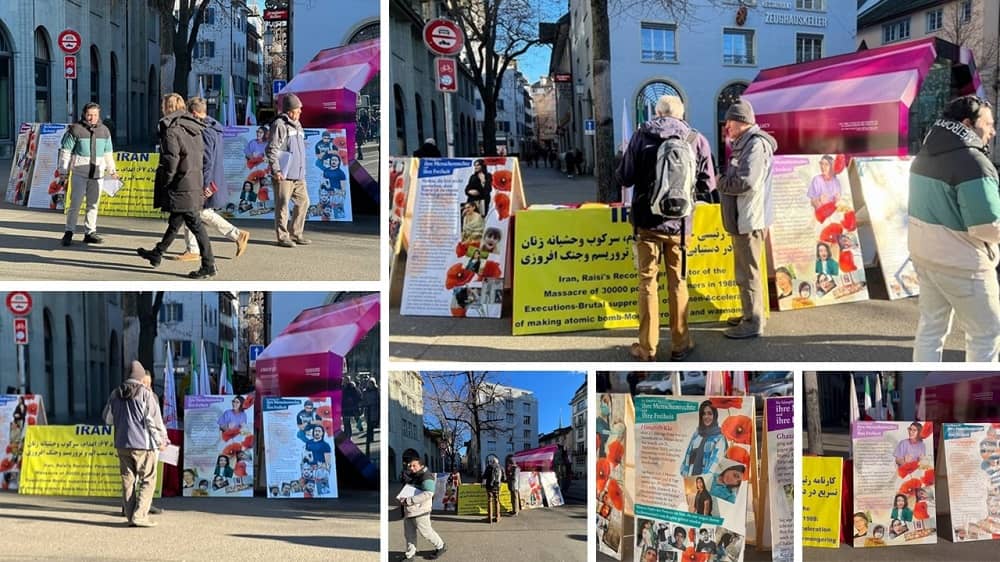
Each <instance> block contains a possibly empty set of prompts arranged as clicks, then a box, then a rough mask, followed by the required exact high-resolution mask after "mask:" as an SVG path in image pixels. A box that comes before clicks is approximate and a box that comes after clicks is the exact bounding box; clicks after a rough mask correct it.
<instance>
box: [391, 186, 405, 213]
mask: <svg viewBox="0 0 1000 562" xmlns="http://www.w3.org/2000/svg"><path fill="white" fill-rule="evenodd" d="M392 203H393V205H395V206H396V208H397V209H398V208H400V207H403V206H404V205H406V194H405V193H403V191H402V190H396V193H395V194H393V196H392Z"/></svg>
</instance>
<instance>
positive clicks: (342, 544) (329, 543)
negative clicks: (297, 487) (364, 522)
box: [230, 535, 379, 552]
mask: <svg viewBox="0 0 1000 562" xmlns="http://www.w3.org/2000/svg"><path fill="white" fill-rule="evenodd" d="M230 536H232V537H236V538H240V539H260V540H268V541H285V542H289V543H292V544H297V545H300V546H316V547H320V548H338V549H343V550H364V551H368V552H378V550H379V539H378V537H375V538H363V537H337V536H333V535H326V536H321V537H315V536H314V537H297V536H291V537H280V536H276V535H230Z"/></svg>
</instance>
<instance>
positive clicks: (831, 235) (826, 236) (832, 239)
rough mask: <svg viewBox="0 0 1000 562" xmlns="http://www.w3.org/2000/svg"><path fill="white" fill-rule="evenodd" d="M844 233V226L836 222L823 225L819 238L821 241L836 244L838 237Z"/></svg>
mask: <svg viewBox="0 0 1000 562" xmlns="http://www.w3.org/2000/svg"><path fill="white" fill-rule="evenodd" d="M843 233H844V227H843V226H841V224H840V223H837V222H834V223H830V224H828V225H826V226H825V227H823V230H822V232H820V233H819V239H820V241H821V242H826V243H827V244H836V243H837V239H838V238H840V235H841V234H843Z"/></svg>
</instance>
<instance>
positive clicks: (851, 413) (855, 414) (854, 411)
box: [848, 373, 861, 425]
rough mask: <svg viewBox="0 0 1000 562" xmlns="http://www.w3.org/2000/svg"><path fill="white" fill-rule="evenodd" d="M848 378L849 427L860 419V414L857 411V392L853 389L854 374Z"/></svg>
mask: <svg viewBox="0 0 1000 562" xmlns="http://www.w3.org/2000/svg"><path fill="white" fill-rule="evenodd" d="M848 376H849V377H851V410H850V411H849V412H848V415H849V416H850V418H851V425H854V422H856V421H858V420H860V419H861V412H859V411H858V390H857V389H856V388H855V387H854V373H851V374H850V375H848Z"/></svg>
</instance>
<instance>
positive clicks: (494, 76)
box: [442, 0, 553, 156]
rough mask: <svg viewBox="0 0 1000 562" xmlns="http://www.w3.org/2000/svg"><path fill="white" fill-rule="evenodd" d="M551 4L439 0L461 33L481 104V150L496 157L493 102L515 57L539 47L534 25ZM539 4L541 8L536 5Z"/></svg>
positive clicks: (521, 0) (541, 1)
mask: <svg viewBox="0 0 1000 562" xmlns="http://www.w3.org/2000/svg"><path fill="white" fill-rule="evenodd" d="M552 2H553V0H443V2H442V4H443V5H444V11H445V14H446V15H447V16H448V17H449V18H451V19H452V20H454V21H455V22H456V23H457V24H458V26H459V27H461V28H462V30H463V32H464V33H465V49H464V59H465V63H466V65H467V66H468V67H469V70H470V71H471V73H472V81H473V84H475V86H476V89H477V90H479V96H480V97H481V98H482V100H483V150H484V152H485V153H486V155H487V156H495V155H496V133H497V122H496V121H497V99H498V98H499V97H500V90H501V87H502V85H503V77H504V74H505V73H506V72H507V69H508V68H509V67H510V64H511V63H512V62H513V61H514V60H515V59H517V57H519V56H521V55H523V54H525V53H527V52H528V50H529V49H531V48H532V47H534V46H535V45H538V44H540V41H539V38H538V24H539V23H541V17H542V14H543V13H545V12H546V10H545V9H544V7H543V5H546V4H551V3H552ZM540 4H541V5H540Z"/></svg>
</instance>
